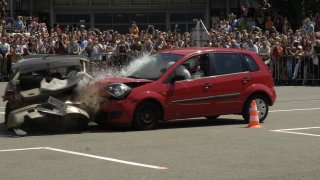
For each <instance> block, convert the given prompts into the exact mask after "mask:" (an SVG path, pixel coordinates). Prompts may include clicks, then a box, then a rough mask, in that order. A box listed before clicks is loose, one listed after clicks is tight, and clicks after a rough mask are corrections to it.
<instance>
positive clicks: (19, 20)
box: [14, 16, 25, 32]
mask: <svg viewBox="0 0 320 180" xmlns="http://www.w3.org/2000/svg"><path fill="white" fill-rule="evenodd" d="M14 26H15V29H16V32H22V31H23V30H24V29H25V23H24V21H23V17H22V16H18V17H17V20H16V21H15V22H14Z"/></svg>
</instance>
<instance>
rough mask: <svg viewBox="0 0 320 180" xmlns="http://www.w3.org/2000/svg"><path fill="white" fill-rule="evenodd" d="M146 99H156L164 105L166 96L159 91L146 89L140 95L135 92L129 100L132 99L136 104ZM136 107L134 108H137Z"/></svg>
mask: <svg viewBox="0 0 320 180" xmlns="http://www.w3.org/2000/svg"><path fill="white" fill-rule="evenodd" d="M146 100H152V101H156V102H158V103H159V104H160V105H161V106H162V107H163V106H164V104H165V101H166V98H165V96H162V95H161V94H159V93H158V92H153V91H144V92H140V93H139V94H138V95H137V94H135V95H133V96H131V97H129V101H131V102H132V103H135V104H136V106H137V105H138V104H140V103H141V102H143V101H146ZM136 106H135V108H136ZM135 108H134V109H133V110H135Z"/></svg>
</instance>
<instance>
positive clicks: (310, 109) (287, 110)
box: [269, 108, 320, 113]
mask: <svg viewBox="0 0 320 180" xmlns="http://www.w3.org/2000/svg"><path fill="white" fill-rule="evenodd" d="M315 110H320V108H306V109H286V110H273V111H269V112H271V113H272V112H291V111H315Z"/></svg>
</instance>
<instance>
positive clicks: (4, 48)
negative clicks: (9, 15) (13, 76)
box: [0, 37, 10, 75]
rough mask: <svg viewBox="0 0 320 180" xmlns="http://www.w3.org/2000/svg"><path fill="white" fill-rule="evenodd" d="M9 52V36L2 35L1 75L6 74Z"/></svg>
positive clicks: (0, 52)
mask: <svg viewBox="0 0 320 180" xmlns="http://www.w3.org/2000/svg"><path fill="white" fill-rule="evenodd" d="M9 53H10V45H9V44H8V43H7V38H6V37H2V38H1V42H0V63H1V75H5V74H6V61H7V56H8V55H9Z"/></svg>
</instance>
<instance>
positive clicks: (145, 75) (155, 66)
mask: <svg viewBox="0 0 320 180" xmlns="http://www.w3.org/2000/svg"><path fill="white" fill-rule="evenodd" d="M181 57H182V55H178V54H169V53H159V54H153V55H150V56H144V57H142V58H139V59H137V60H135V61H134V62H133V63H131V64H130V65H129V67H128V68H127V70H126V74H125V77H129V78H140V79H150V80H157V79H159V78H160V77H161V76H162V74H163V73H165V72H166V70H167V69H168V68H169V67H170V66H172V65H173V64H174V63H175V62H177V61H178V60H179V59H180V58H181Z"/></svg>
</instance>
